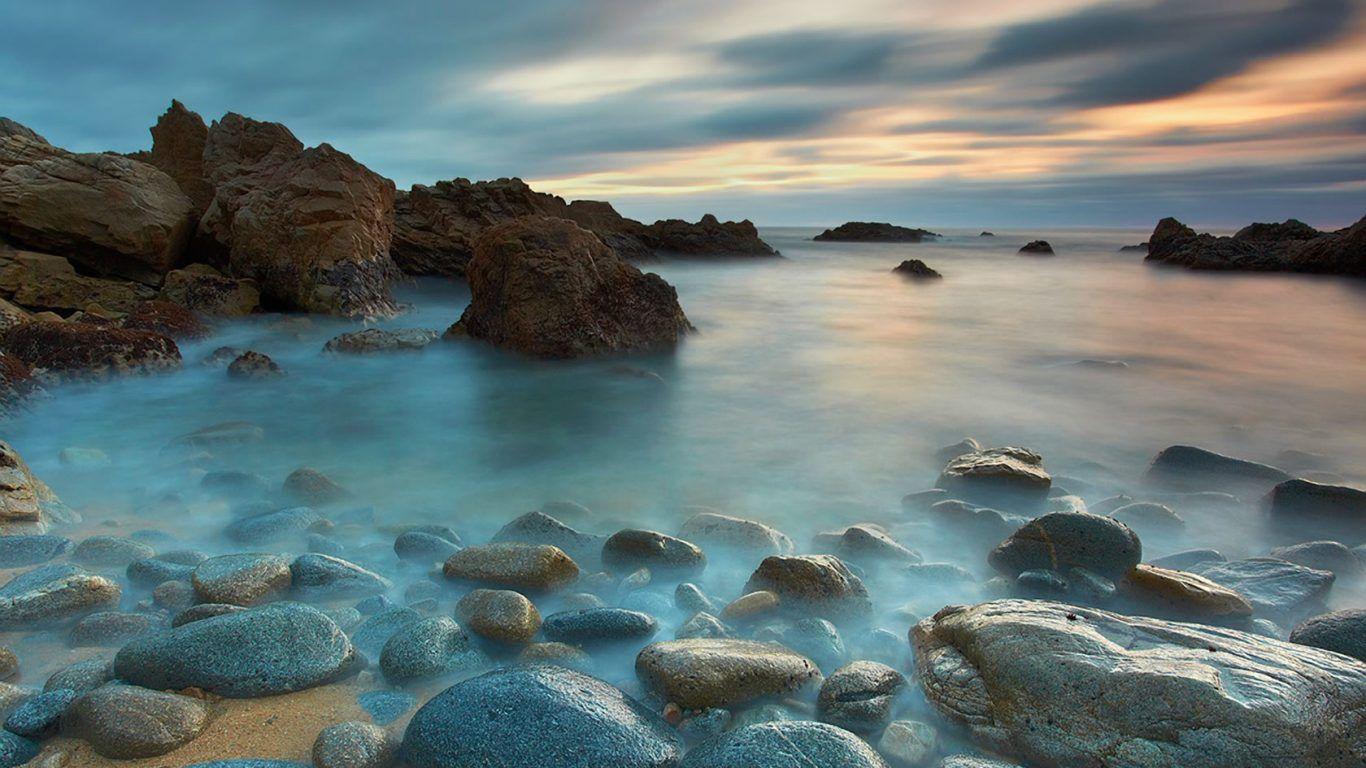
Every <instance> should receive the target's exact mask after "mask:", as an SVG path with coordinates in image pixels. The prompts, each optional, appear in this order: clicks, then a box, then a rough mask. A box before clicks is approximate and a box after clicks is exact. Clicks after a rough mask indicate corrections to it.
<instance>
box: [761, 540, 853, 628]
mask: <svg viewBox="0 0 1366 768" xmlns="http://www.w3.org/2000/svg"><path fill="white" fill-rule="evenodd" d="M759 590H768V591H770V592H774V593H776V594H777V595H778V598H779V600H780V601H781V602H782V605H783V606H784V607H785V608H791V609H796V610H803V611H807V612H810V613H812V614H815V615H817V616H822V617H826V618H831V619H844V618H861V617H865V616H867V615H868V614H869V613H871V611H872V602H871V601H870V599H869V597H868V589H867V588H866V587H865V586H864V585H863V581H862V580H860V579H859V577H858V576H855V575H854V574H853V572H852V571H850V570H849V568H848V566H846V565H845V564H844V563H843V562H841V561H840V559H839V558H838V557H834V556H831V555H796V556H792V557H782V556H773V557H766V558H764V561H763V562H762V563H760V564H759V567H758V568H757V569H756V570H755V571H754V574H753V575H752V576H750V577H749V582H748V583H746V584H745V589H744V591H745V592H757V591H759Z"/></svg>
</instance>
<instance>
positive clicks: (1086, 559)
mask: <svg viewBox="0 0 1366 768" xmlns="http://www.w3.org/2000/svg"><path fill="white" fill-rule="evenodd" d="M987 559H988V562H990V563H991V565H992V567H993V568H995V569H996V570H998V571H1001V572H1002V573H1006V574H1009V575H1011V576H1018V575H1019V574H1020V573H1021V572H1022V571H1030V570H1040V569H1042V570H1051V571H1061V572H1066V571H1069V570H1071V569H1073V568H1085V569H1086V570H1088V571H1092V572H1094V573H1099V574H1100V575H1102V576H1105V577H1107V578H1111V579H1117V578H1120V577H1122V576H1123V575H1124V574H1126V573H1128V571H1129V569H1130V568H1133V567H1134V566H1135V565H1138V563H1139V561H1141V560H1142V559H1143V546H1142V544H1140V543H1139V540H1138V535H1137V534H1135V533H1134V532H1133V531H1132V530H1130V528H1129V527H1128V526H1127V525H1125V524H1124V523H1121V522H1119V521H1118V520H1115V519H1113V518H1109V517H1103V516H1101V515H1092V514H1089V513H1087V512H1054V513H1052V514H1048V515H1044V516H1043V517H1039V518H1035V519H1034V520H1031V521H1029V522H1028V523H1025V524H1024V526H1022V527H1021V528H1020V529H1019V530H1017V531H1015V532H1014V533H1012V534H1011V535H1010V538H1008V539H1006V540H1005V541H1003V542H1001V544H1000V546H998V547H996V549H994V550H992V552H991V554H990V555H989V556H988V558H987Z"/></svg>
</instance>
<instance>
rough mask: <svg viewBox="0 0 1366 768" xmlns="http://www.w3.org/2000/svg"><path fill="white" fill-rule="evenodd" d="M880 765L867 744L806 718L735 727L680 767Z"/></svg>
mask: <svg viewBox="0 0 1366 768" xmlns="http://www.w3.org/2000/svg"><path fill="white" fill-rule="evenodd" d="M737 766H744V768H797V767H798V766H839V768H886V766H887V764H886V763H885V762H883V760H882V758H881V757H880V756H879V755H878V753H877V752H874V751H873V748H872V747H870V746H868V745H867V744H866V743H864V741H863V740H862V739H860V738H859V737H857V736H855V735H854V734H852V733H850V732H848V731H846V730H844V729H842V728H836V727H835V726H833V725H827V724H825V723H813V722H809V721H801V720H791V721H786V722H772V723H759V724H756V725H747V726H744V727H742V728H737V729H736V730H733V731H731V732H729V733H726V734H723V735H721V736H718V737H716V738H715V739H712V740H710V741H707V742H704V743H702V744H701V745H699V746H698V747H697V748H696V749H694V750H693V751H691V752H689V753H688V754H687V756H686V757H685V758H684V760H683V764H682V766H681V768H736V767H737Z"/></svg>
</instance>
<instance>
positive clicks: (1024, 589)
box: [1015, 568, 1072, 599]
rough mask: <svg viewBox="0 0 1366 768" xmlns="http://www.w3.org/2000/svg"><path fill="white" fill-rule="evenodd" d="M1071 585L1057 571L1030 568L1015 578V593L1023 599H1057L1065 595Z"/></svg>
mask: <svg viewBox="0 0 1366 768" xmlns="http://www.w3.org/2000/svg"><path fill="white" fill-rule="evenodd" d="M1071 586H1072V585H1071V584H1070V583H1068V581H1067V579H1064V578H1063V577H1062V574H1060V573H1058V572H1057V571H1049V570H1044V569H1042V568H1032V569H1030V570H1028V571H1020V575H1018V576H1016V577H1015V591H1016V593H1017V594H1019V595H1021V596H1024V597H1042V598H1054V599H1056V598H1058V597H1059V596H1061V595H1065V594H1067V592H1068V590H1070V589H1071Z"/></svg>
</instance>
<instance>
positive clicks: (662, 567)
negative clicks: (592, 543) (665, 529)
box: [602, 528, 707, 577]
mask: <svg viewBox="0 0 1366 768" xmlns="http://www.w3.org/2000/svg"><path fill="white" fill-rule="evenodd" d="M602 563H603V565H605V566H607V568H608V569H609V570H612V571H615V572H630V571H633V570H635V569H637V568H649V569H650V572H651V573H657V574H669V575H672V576H684V577H686V576H690V575H693V574H697V573H700V572H701V571H702V569H704V568H706V566H707V557H706V555H704V554H702V550H701V549H699V548H698V547H697V545H695V544H693V543H692V542H688V541H684V540H683V539H679V538H675V537H673V536H669V535H667V534H663V533H659V532H658V531H647V530H642V529H636V528H628V529H626V530H622V531H617V532H616V533H614V534H612V535H611V536H610V537H608V539H607V541H606V542H604V543H603V545H602Z"/></svg>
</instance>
